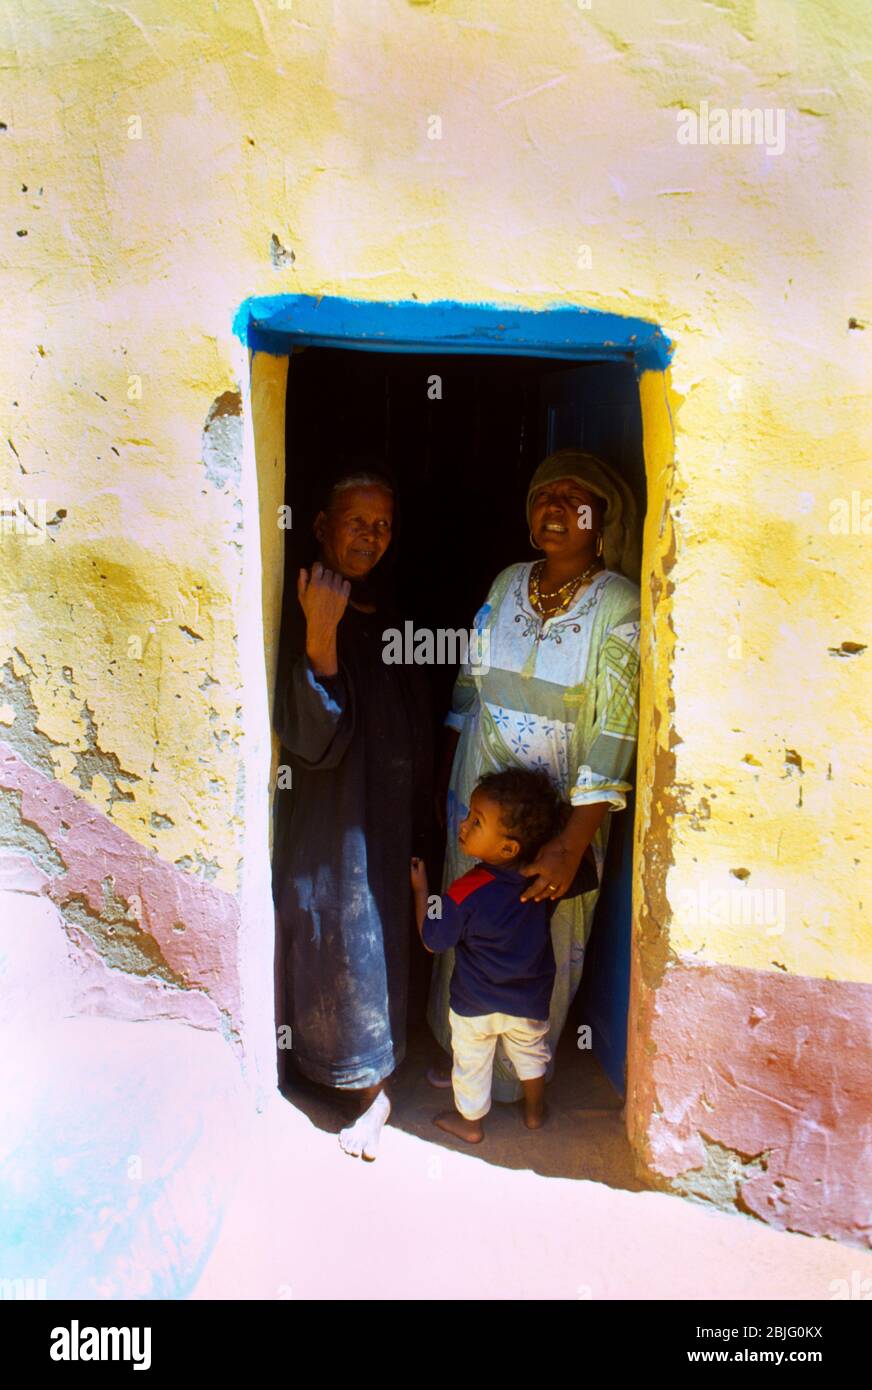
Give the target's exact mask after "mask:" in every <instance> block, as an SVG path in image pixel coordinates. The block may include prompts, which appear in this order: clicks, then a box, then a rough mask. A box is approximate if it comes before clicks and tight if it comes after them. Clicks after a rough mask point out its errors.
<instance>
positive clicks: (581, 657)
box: [427, 563, 639, 1101]
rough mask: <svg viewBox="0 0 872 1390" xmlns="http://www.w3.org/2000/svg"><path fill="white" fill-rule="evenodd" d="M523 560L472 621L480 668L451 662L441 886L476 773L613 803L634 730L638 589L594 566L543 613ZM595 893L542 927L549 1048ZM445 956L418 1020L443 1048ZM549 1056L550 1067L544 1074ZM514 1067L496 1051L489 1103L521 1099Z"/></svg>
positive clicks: (457, 860)
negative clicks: (569, 599)
mask: <svg viewBox="0 0 872 1390" xmlns="http://www.w3.org/2000/svg"><path fill="white" fill-rule="evenodd" d="M531 569H532V563H527V564H521V565H510V566H509V568H508V569H506V570H503V572H502V573H501V574H499V575H498V576H497V578H496V580H495V581H494V583H493V585H492V587H491V590H490V593H489V594H488V596H487V601H486V602H485V604H484V605H483V607H482V608H480V609H479V611H478V613H477V614H476V616H475V620H474V626H475V629H476V632H477V633H478V634H479V636H478V642H477V644H471V647H472V646H475V645H477V646H478V651H473V652H472V656H473V657H478V658H479V661H480V664H479V665H477V666H471V665H469V664H467V665H465V666H462V667H461V669H460V673H459V675H458V677H457V682H456V684H455V687H454V698H453V701H452V708H451V713H450V714H449V715H448V717H447V719H446V723H447V724H449V725H450V726H451V727H452V728H454V729H457V730H458V731H459V733H460V741H459V743H458V745H457V752H456V754H455V758H454V765H453V768H452V772H451V783H450V790H449V795H448V849H447V853H446V857H445V874H444V879H443V887H444V888H447V887H448V886H449V885H450V884H451V883H453V881H454V880H455V879H456V878H458V877H459V876H460V875H461V874H463V873H466V871H467V870H468V869H470V868H471V867H472V864H473V860H471V859H469V858H468V856H467V855H465V854H463V853H462V851H461V850H460V848H459V846H458V844H457V830H458V827H459V825H460V823H461V821H462V820H463V819H464V817H465V816H466V813H467V810H468V807H469V798H470V794H471V792H472V790H473V788H474V787H475V784H476V782H477V781H478V779H479V777H481V776H482V775H483V774H484V773H486V772H495V771H500V770H501V769H503V768H506V767H531V768H541V769H543V770H544V771H546V772H547V773H548V774H549V776H550V777H551V778H552V780H553V781H554V783H555V785H556V786H557V787H558V789H559V790H560V792H561V794H562V795H563V797H564V798H565V799H566V800H567V801H569V802H570V803H571V804H572V805H573V806H585V805H587V804H589V803H591V802H598V801H608V802H609V803H610V804H611V809H612V811H617V810H622V809H623V808H624V806H625V805H626V794H627V792H628V791H630V789H631V788H630V783H629V782H628V781H627V780H626V778H627V773H628V771H629V769H630V767H631V765H632V762H633V756H634V753H635V748H636V737H637V732H638V692H639V588H638V585H636V584H634V583H633V582H632V580H629V579H626V578H625V577H624V576H623V575H622V574H618V573H616V572H615V571H613V570H601V571H600V572H599V574H597V575H596V576H595V577H594V579H593V580H592V581H591V583H590V584H589V585H588V586H587V587H586V588H584V589H582V591H581V592H580V593H579V594H578V596H577V597H576V598H575V600H574V602H573V603H572V605H571V606H570V608H568V609H567V610H566V612H564V613H560V614H558V615H557V616H555V617H553V618H547V619H544V620H543V619H542V618H540V617H539V616H538V614H537V613H536V612H535V611H534V610H533V608H532V606H531V604H530V599H529V580H530V571H531ZM608 833H609V815H608V814H607V815H606V816H604V818H603V820H602V822H601V823H600V826H599V828H598V830H597V832H596V835H595V837H594V839H593V842H592V849H593V854H594V858H595V860H596V866H597V873H598V875H599V877H600V881H601V880H602V868H603V862H604V859H605V852H606V846H607V844H608ZM598 896H599V889H598V888H595V889H593V890H592V891H591V892H589V893H585V894H583V895H582V896H581V897H575V898H567V899H564V900H563V901H562V902H560V903H558V905H557V907H556V909H555V912H554V915H553V917H552V922H551V932H552V938H553V942H554V954H555V958H556V961H557V978H556V980H555V983H554V993H553V995H552V999H551V1014H550V1023H551V1027H550V1031H549V1035H548V1038H549V1042H550V1044H551V1047H552V1051H553V1050H554V1049H555V1048H556V1046H557V1041H558V1039H559V1037H560V1034H561V1032H562V1030H563V1025H564V1024H565V1022H566V1016H567V1013H568V1011H569V1005H570V1003H571V1002H572V999H573V998H574V996H575V993H576V991H577V989H578V986H579V983H580V981H581V973H582V967H583V963H584V952H585V946H586V945H587V940H588V937H589V935H590V929H591V926H592V924H593V912H594V908H595V907H596V901H597V898H598ZM453 968H454V952H453V951H445V952H444V953H442V954H441V955H438V956H437V957H436V958H435V960H434V963H433V980H432V984H431V988H430V1001H429V1005H428V1011H427V1017H428V1020H429V1023H430V1027H431V1028H432V1029H433V1032H434V1033H435V1035H436V1037H437V1039H438V1041H439V1042H440V1043H441V1044H442V1046H443V1047H444V1048H445V1049H446V1051H449V1052H450V1050H451V1032H450V1028H449V1024H448V985H449V982H450V979H451V972H452V970H453ZM552 1071H553V1063H552V1067H551V1069H549V1072H548V1076H549V1077H550V1076H551V1074H552ZM520 1095H521V1087H520V1084H519V1082H518V1079H517V1076H516V1075H515V1070H514V1067H513V1066H512V1064H511V1062H510V1061H509V1060H508V1058H507V1057H506V1055H505V1053H504V1052H503V1051H502V1048H501V1046H498V1047H497V1054H496V1060H495V1064H494V1078H493V1096H494V1099H495V1100H500V1101H512V1100H517V1099H519V1098H520Z"/></svg>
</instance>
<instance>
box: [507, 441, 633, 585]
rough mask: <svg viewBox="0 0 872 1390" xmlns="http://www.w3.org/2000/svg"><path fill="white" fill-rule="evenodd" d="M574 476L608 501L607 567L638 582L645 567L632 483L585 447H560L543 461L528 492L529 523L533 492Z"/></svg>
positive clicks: (605, 555)
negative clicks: (641, 558) (548, 484)
mask: <svg viewBox="0 0 872 1390" xmlns="http://www.w3.org/2000/svg"><path fill="white" fill-rule="evenodd" d="M561 478H574V479H575V480H576V482H579V483H581V484H582V485H583V486H584V487H586V488H587V489H588V491H590V492H592V493H594V494H595V495H596V496H597V497H602V498H603V500H604V501H605V503H606V511H605V519H604V521H603V561H604V563H605V566H606V569H610V570H617V571H618V572H619V573H620V574H623V575H626V577H627V578H628V579H632V580H633V582H634V583H636V584H638V582H639V573H640V569H641V560H640V553H639V551H640V545H639V513H638V508H637V506H636V499H635V498H634V496H633V494H632V492H631V491H630V488H629V486H628V485H627V483H626V482H625V481H624V479H623V478H622V477H621V476H620V475H619V474H618V473H616V472H615V470H614V469H613V468H612V467H611V466H610V464H608V463H606V462H605V460H604V459H601V458H597V456H596V454H588V453H586V452H585V451H584V450H583V449H560V450H558V452H557V453H556V454H549V456H548V458H547V459H545V460H544V461H543V462H542V463H540V464H539V467H538V468H537V469H536V472H535V473H534V474H533V477H532V479H531V481H530V488H529V491H528V493H527V524H528V525H529V524H530V505H531V503H532V501H533V494H534V493H536V492H538V490H539V488H540V487H544V486H545V484H546V483H556V482H558V481H559V479H561Z"/></svg>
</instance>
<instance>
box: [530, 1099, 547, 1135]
mask: <svg viewBox="0 0 872 1390" xmlns="http://www.w3.org/2000/svg"><path fill="white" fill-rule="evenodd" d="M547 1119H548V1106H547V1105H546V1104H545V1102H544V1100H543V1101H542V1104H541V1105H535V1106H534V1105H527V1104H526V1102H525V1103H524V1124H525V1125H526V1126H527V1128H528V1129H541V1128H542V1126H543V1125H544V1123H545V1121H546V1120H547Z"/></svg>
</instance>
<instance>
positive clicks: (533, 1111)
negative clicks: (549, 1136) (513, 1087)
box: [521, 1076, 548, 1129]
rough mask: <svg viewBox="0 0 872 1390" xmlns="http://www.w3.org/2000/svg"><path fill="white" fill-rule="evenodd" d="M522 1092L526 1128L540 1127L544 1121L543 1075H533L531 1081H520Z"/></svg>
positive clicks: (545, 1111)
mask: <svg viewBox="0 0 872 1390" xmlns="http://www.w3.org/2000/svg"><path fill="white" fill-rule="evenodd" d="M521 1087H522V1089H523V1092H524V1124H525V1125H526V1126H527V1128H528V1129H541V1128H542V1126H543V1125H544V1123H545V1119H546V1116H547V1113H548V1112H547V1109H546V1106H545V1077H544V1076H535V1077H533V1079H532V1080H531V1081H522V1082H521Z"/></svg>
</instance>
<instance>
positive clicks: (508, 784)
mask: <svg viewBox="0 0 872 1390" xmlns="http://www.w3.org/2000/svg"><path fill="white" fill-rule="evenodd" d="M475 790H476V791H477V792H482V793H483V795H484V796H487V797H489V798H490V800H492V801H495V802H496V804H497V805H498V806H499V808H500V820H501V822H502V825H503V829H504V830H505V832H506V834H507V835H508V836H510V837H511V839H513V840H517V841H518V844H519V845H520V850H519V851H518V855H517V858H516V860H515V862H516V863H519V864H528V863H529V862H530V860H531V859H535V858H536V855H537V854H538V853H539V851H540V849H541V848H542V846H543V845H544V844H547V842H548V841H549V840H551V839H553V838H554V836H555V835H557V834H558V833H559V831H560V830H561V829H562V827H563V822H564V820H565V808H564V806H563V803H562V801H561V799H560V797H559V796H558V794H557V792H556V791H555V789H554V786H553V785H552V783H551V780H550V778H548V777H547V776H546V774H545V773H544V772H533V771H532V770H529V769H527V768H523V767H510V768H507V769H506V771H505V772H488V773H487V774H486V775H485V776H484V777H481V778H480V779H479V781H478V783H477V784H476V787H475Z"/></svg>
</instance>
